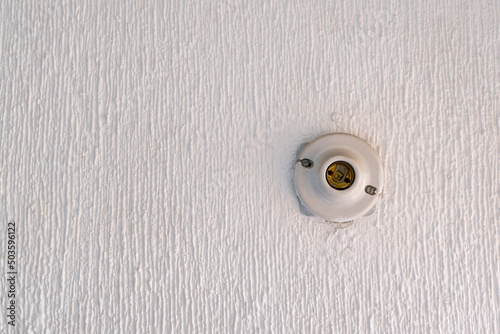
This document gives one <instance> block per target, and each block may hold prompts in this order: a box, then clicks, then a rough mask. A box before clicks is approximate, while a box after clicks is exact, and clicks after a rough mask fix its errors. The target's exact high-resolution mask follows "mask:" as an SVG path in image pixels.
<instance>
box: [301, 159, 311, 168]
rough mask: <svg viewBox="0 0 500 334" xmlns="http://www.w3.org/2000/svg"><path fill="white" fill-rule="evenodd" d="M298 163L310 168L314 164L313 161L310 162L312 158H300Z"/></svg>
mask: <svg viewBox="0 0 500 334" xmlns="http://www.w3.org/2000/svg"><path fill="white" fill-rule="evenodd" d="M300 163H301V164H302V167H304V168H312V167H313V166H314V162H312V160H309V159H302V160H300Z"/></svg>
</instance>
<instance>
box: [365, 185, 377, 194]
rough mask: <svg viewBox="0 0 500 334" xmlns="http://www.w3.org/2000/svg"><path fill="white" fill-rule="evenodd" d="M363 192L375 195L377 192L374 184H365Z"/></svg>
mask: <svg viewBox="0 0 500 334" xmlns="http://www.w3.org/2000/svg"><path fill="white" fill-rule="evenodd" d="M365 192H366V193H367V194H368V195H375V194H376V193H377V188H375V187H374V186H366V187H365Z"/></svg>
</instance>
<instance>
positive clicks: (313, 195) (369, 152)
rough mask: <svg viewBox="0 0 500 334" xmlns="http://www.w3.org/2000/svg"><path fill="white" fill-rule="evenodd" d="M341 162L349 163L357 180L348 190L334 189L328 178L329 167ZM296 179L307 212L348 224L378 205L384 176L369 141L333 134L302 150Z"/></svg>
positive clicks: (295, 175)
mask: <svg viewBox="0 0 500 334" xmlns="http://www.w3.org/2000/svg"><path fill="white" fill-rule="evenodd" d="M337 161H343V162H347V163H348V164H349V165H350V166H351V167H352V169H353V170H354V174H355V178H354V181H353V182H352V184H351V185H350V186H349V187H348V188H346V189H341V190H339V189H335V188H333V187H332V186H331V185H330V184H329V183H328V181H327V178H326V173H327V170H328V168H329V166H330V165H331V164H332V163H334V162H337ZM311 162H312V164H311ZM294 179H295V180H294V181H295V190H296V192H297V195H298V197H299V199H300V201H301V203H302V205H303V206H304V207H305V208H306V209H307V210H309V211H310V212H311V213H312V214H314V215H316V216H318V217H321V218H323V219H325V220H328V221H334V222H346V221H350V220H353V219H355V218H358V217H361V216H363V215H366V214H367V213H369V212H370V210H371V209H372V208H373V207H374V206H375V204H376V203H377V200H378V197H379V194H380V193H381V192H382V188H383V181H384V180H383V179H384V175H383V170H382V165H381V163H380V159H379V157H378V155H377V153H376V152H375V151H374V150H373V149H372V148H371V146H370V145H369V144H368V143H367V142H366V141H364V140H362V139H360V138H358V137H356V136H353V135H349V134H345V133H332V134H328V135H324V136H321V137H319V138H317V139H315V140H314V141H312V142H310V143H309V144H308V145H307V146H306V147H305V148H304V149H303V150H302V152H301V153H300V154H299V159H298V161H297V162H296V163H295V172H294Z"/></svg>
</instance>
